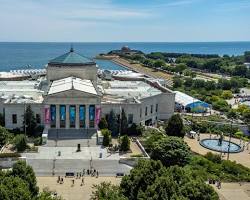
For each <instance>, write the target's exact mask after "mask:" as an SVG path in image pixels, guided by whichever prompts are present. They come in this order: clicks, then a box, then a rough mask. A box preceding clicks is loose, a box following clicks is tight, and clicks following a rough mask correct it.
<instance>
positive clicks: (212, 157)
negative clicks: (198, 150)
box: [204, 152, 221, 163]
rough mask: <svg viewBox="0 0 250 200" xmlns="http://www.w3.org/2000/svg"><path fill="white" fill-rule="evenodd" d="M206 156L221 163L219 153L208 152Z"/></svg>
mask: <svg viewBox="0 0 250 200" xmlns="http://www.w3.org/2000/svg"><path fill="white" fill-rule="evenodd" d="M204 157H205V158H207V159H208V160H210V161H212V162H214V163H221V157H220V155H218V154H213V153H211V152H208V153H207V154H206V155H205V156H204Z"/></svg>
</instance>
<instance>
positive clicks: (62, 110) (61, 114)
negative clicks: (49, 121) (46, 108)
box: [60, 105, 66, 121]
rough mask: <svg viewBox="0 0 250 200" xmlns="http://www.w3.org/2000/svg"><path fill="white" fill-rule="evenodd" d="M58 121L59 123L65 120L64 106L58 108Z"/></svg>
mask: <svg viewBox="0 0 250 200" xmlns="http://www.w3.org/2000/svg"><path fill="white" fill-rule="evenodd" d="M60 120H61V121H65V120H66V106H65V105H61V106H60Z"/></svg>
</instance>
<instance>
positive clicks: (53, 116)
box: [50, 105, 56, 122]
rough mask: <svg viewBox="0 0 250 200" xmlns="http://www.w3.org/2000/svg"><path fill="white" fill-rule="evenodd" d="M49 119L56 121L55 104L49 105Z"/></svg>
mask: <svg viewBox="0 0 250 200" xmlns="http://www.w3.org/2000/svg"><path fill="white" fill-rule="evenodd" d="M50 120H51V121H52V122H55V121H56V106H55V105H51V106H50Z"/></svg>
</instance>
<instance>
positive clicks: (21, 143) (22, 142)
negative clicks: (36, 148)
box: [13, 134, 27, 152]
mask: <svg viewBox="0 0 250 200" xmlns="http://www.w3.org/2000/svg"><path fill="white" fill-rule="evenodd" d="M13 144H14V146H15V149H16V150H17V151H19V152H22V151H24V150H25V149H26V148H27V140H26V136H25V135H23V134H20V135H16V136H15V138H14V140H13Z"/></svg>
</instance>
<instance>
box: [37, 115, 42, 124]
mask: <svg viewBox="0 0 250 200" xmlns="http://www.w3.org/2000/svg"><path fill="white" fill-rule="evenodd" d="M36 123H38V124H40V123H41V117H40V115H39V114H36Z"/></svg>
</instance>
